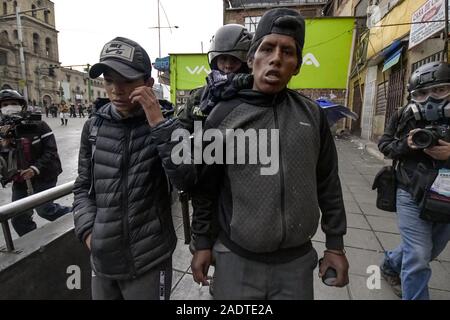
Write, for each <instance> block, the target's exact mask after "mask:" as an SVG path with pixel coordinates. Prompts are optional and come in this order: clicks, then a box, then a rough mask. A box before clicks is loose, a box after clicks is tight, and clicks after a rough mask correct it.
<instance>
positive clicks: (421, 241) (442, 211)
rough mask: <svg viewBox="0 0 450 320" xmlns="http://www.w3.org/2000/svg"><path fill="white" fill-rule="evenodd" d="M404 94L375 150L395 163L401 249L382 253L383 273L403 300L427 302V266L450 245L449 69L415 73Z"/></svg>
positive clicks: (439, 66) (439, 65) (440, 66)
mask: <svg viewBox="0 0 450 320" xmlns="http://www.w3.org/2000/svg"><path fill="white" fill-rule="evenodd" d="M408 91H409V95H410V103H409V104H408V105H407V106H405V107H402V108H401V109H400V110H398V112H396V113H394V114H393V116H392V117H391V119H390V121H389V124H388V126H387V127H386V129H385V132H384V135H383V136H382V137H381V139H380V141H379V144H378V147H379V149H380V151H381V152H382V153H383V154H384V155H385V156H386V157H388V158H390V159H394V160H395V161H396V162H397V163H398V165H397V166H396V183H397V197H396V207H397V220H398V227H399V230H400V235H401V244H400V245H399V246H398V247H397V248H395V249H393V250H392V251H387V252H386V253H385V258H384V261H383V263H382V265H381V272H382V275H383V276H384V277H385V278H386V280H387V281H388V282H389V283H390V284H391V285H392V286H393V287H394V288H395V289H396V293H397V294H398V295H400V296H401V297H402V298H403V299H405V300H412V299H429V291H428V282H429V280H430V277H431V268H430V265H429V263H430V261H432V260H433V259H435V258H436V257H437V256H438V255H439V254H440V253H441V252H442V251H443V250H444V248H445V246H446V245H447V243H448V241H449V240H450V190H449V189H450V188H449V187H450V180H449V179H450V130H449V128H450V65H449V64H448V63H445V62H432V63H428V64H425V65H423V66H421V67H419V68H418V69H417V70H415V71H414V72H413V74H412V75H411V78H410V82H409V85H408ZM394 291H395V290H394Z"/></svg>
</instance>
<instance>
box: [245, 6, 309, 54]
mask: <svg viewBox="0 0 450 320" xmlns="http://www.w3.org/2000/svg"><path fill="white" fill-rule="evenodd" d="M271 33H277V34H282V35H287V36H291V37H292V38H294V40H295V41H296V42H297V43H298V46H299V49H300V50H302V49H303V46H304V44H305V19H304V18H303V17H302V16H301V15H300V13H298V12H297V11H295V10H292V9H287V8H276V9H272V10H269V11H267V12H266V13H264V15H263V16H262V17H261V20H259V23H258V27H257V28H256V32H255V36H254V37H253V40H252V45H253V44H255V43H257V42H258V40H260V39H261V38H263V37H264V36H266V35H268V34H271Z"/></svg>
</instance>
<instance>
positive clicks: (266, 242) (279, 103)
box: [191, 9, 348, 299]
mask: <svg viewBox="0 0 450 320" xmlns="http://www.w3.org/2000/svg"><path fill="white" fill-rule="evenodd" d="M304 35H305V23H304V19H303V18H302V17H301V16H300V15H299V14H298V13H297V12H296V11H293V10H290V9H273V10H270V11H268V12H266V13H265V14H264V16H263V17H262V18H261V20H260V22H259V25H258V27H257V30H256V33H255V36H254V38H253V40H252V45H251V47H250V50H249V54H248V60H247V62H248V64H249V67H250V68H251V69H252V70H253V78H254V79H253V87H252V89H243V90H240V91H239V92H238V93H237V95H236V97H235V98H233V99H231V100H227V101H222V102H220V103H219V104H218V105H217V106H216V107H215V108H214V109H213V111H212V112H211V114H210V115H209V117H208V119H207V121H206V125H205V127H207V128H217V129H219V130H221V131H222V132H226V133H227V134H229V132H232V131H233V130H234V131H236V130H238V129H244V130H247V129H257V130H260V131H259V132H261V130H262V131H265V132H266V135H265V136H266V138H267V137H268V136H269V134H267V130H269V131H271V132H275V133H278V135H274V136H275V137H277V136H279V144H278V145H277V144H275V146H276V147H275V148H272V149H271V152H272V154H274V153H276V154H277V155H278V159H279V167H278V170H277V171H276V172H274V173H270V174H267V173H266V175H263V173H262V172H263V169H267V168H265V167H266V165H265V164H263V163H262V160H260V163H256V164H244V165H243V164H236V163H239V160H240V159H239V158H240V157H241V156H242V155H241V154H239V149H238V148H236V147H235V145H234V142H232V143H233V144H231V145H229V144H228V142H229V141H228V140H226V141H225V144H226V146H225V147H224V148H225V149H224V150H226V152H227V153H228V154H227V160H226V164H222V165H220V164H217V163H220V162H216V164H214V165H208V166H206V167H205V168H204V170H203V172H202V174H201V176H200V180H199V184H198V186H197V187H196V188H195V190H194V191H193V192H194V193H195V194H196V195H198V198H199V199H202V204H201V205H198V209H197V210H196V212H194V216H193V222H192V231H193V233H194V235H195V238H194V239H195V244H194V246H195V248H196V252H195V253H194V257H193V260H192V263H191V267H192V271H193V276H194V280H195V281H196V282H198V283H202V284H205V285H207V284H208V280H207V273H208V268H209V266H210V263H211V258H212V255H214V258H215V261H216V269H215V277H214V290H215V298H216V299H313V270H314V268H315V267H316V265H317V253H316V251H315V250H314V248H313V247H312V244H311V239H312V238H313V236H314V234H315V233H316V230H317V227H318V224H319V218H320V211H321V212H322V219H321V225H322V230H323V231H324V233H325V235H326V247H327V249H326V250H325V252H324V258H323V260H322V264H321V266H320V271H319V275H320V276H322V275H324V274H325V271H327V270H329V268H332V269H334V270H335V271H336V274H337V275H336V279H334V280H333V281H330V282H328V281H327V282H326V283H327V284H329V285H334V286H337V287H342V286H345V285H346V284H347V283H348V262H347V259H346V257H345V251H344V243H343V235H344V234H345V232H346V217H345V209H344V203H343V198H342V191H341V185H340V181H339V177H338V166H337V163H338V161H337V152H336V148H335V145H334V141H333V138H332V135H331V132H330V129H329V127H328V124H327V118H326V115H325V114H324V112H323V111H322V109H321V108H320V107H319V106H318V105H317V104H316V103H315V102H313V101H312V100H310V99H308V98H306V97H305V96H303V95H301V94H299V93H297V92H295V91H292V90H289V89H287V84H288V82H289V80H290V79H291V78H292V76H294V75H296V74H297V73H298V72H299V70H300V66H301V63H302V58H301V54H302V49H303V44H304ZM269 140H270V139H269ZM251 144H252V142H250V143H249V145H251ZM253 145H255V144H253ZM271 145H272V144H271ZM230 146H232V147H230ZM233 148H234V149H233ZM236 149H237V151H236ZM230 151H234V152H230ZM260 151H261V150H258V152H259V154H261V153H260ZM245 152H246V153H245V154H244V156H245V158H244V159H247V158H250V156H252V148H251V147H248V150H247V149H245ZM253 152H255V149H253ZM230 153H231V154H233V155H234V159H231V160H234V161H230V157H229V156H230ZM222 163H225V162H222ZM233 163H234V164H233ZM199 201H200V200H199ZM319 208H320V211H319ZM216 214H217V215H218V220H219V224H220V233H219V236H218V239H216V238H215V237H213V236H212V235H213V234H214V233H213V232H212V228H211V224H212V221H214V218H213V215H216Z"/></svg>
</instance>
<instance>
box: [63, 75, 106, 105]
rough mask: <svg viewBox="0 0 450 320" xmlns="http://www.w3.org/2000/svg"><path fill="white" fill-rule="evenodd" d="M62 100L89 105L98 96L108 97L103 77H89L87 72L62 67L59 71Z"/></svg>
mask: <svg viewBox="0 0 450 320" xmlns="http://www.w3.org/2000/svg"><path fill="white" fill-rule="evenodd" d="M57 79H58V90H59V96H60V97H61V100H64V101H66V102H67V103H69V104H75V105H77V104H82V105H89V104H90V103H92V102H93V101H95V100H96V99H98V98H106V97H107V96H106V90H105V88H104V86H103V78H101V77H100V78H97V79H89V75H88V74H87V72H82V71H78V70H74V69H71V68H64V67H61V68H59V69H58V71H57Z"/></svg>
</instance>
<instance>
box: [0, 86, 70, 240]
mask: <svg viewBox="0 0 450 320" xmlns="http://www.w3.org/2000/svg"><path fill="white" fill-rule="evenodd" d="M26 110H27V103H26V101H25V99H24V97H23V96H22V95H21V94H20V93H18V92H17V91H15V90H10V89H5V90H1V91H0V141H1V143H0V157H1V159H2V160H1V161H2V163H3V165H2V174H1V176H2V184H3V185H6V184H7V183H9V182H11V181H12V199H11V200H12V201H16V200H19V199H22V198H25V197H27V196H29V195H30V194H32V193H38V192H41V191H44V190H46V189H49V188H52V187H54V186H56V182H57V178H58V175H59V174H60V173H61V172H62V168H61V161H60V159H59V156H58V149H57V146H56V141H55V137H54V135H53V132H52V130H51V129H50V127H49V126H48V125H47V123H45V122H44V121H41V120H40V117H38V118H36V117H34V116H33V115H32V114H30V113H27V112H26ZM70 211H71V208H70V207H65V206H61V205H59V204H56V203H52V202H48V203H45V204H43V205H41V206H39V207H37V208H36V212H37V213H38V215H39V216H41V217H42V218H44V219H47V220H49V221H53V220H56V219H57V218H59V217H61V216H62V215H64V214H66V213H69V212H70ZM11 222H12V225H13V227H14V230H15V231H16V232H17V234H18V235H19V236H22V235H24V234H26V233H28V232H30V231H32V230H34V229H36V223H35V222H34V221H33V211H32V210H28V211H25V212H23V214H21V215H19V216H16V217H14V218H12V219H11Z"/></svg>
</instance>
